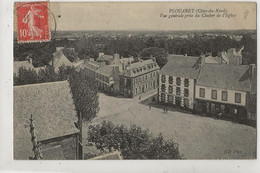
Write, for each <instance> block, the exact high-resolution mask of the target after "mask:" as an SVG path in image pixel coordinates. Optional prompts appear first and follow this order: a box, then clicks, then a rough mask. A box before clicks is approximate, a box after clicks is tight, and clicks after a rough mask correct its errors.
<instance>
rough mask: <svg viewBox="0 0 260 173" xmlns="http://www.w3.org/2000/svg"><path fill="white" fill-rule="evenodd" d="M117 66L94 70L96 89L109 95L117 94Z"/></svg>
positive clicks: (106, 66) (101, 67)
mask: <svg viewBox="0 0 260 173" xmlns="http://www.w3.org/2000/svg"><path fill="white" fill-rule="evenodd" d="M119 72H120V71H119V66H117V65H103V66H100V67H99V68H98V69H97V70H96V80H97V83H98V88H99V89H100V90H101V91H103V92H107V93H110V94H115V95H117V94H119V76H118V75H119Z"/></svg>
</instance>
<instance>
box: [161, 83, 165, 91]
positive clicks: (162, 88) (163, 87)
mask: <svg viewBox="0 0 260 173" xmlns="http://www.w3.org/2000/svg"><path fill="white" fill-rule="evenodd" d="M161 91H162V92H165V85H164V84H162V85H161Z"/></svg>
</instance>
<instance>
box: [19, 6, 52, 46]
mask: <svg viewBox="0 0 260 173" xmlns="http://www.w3.org/2000/svg"><path fill="white" fill-rule="evenodd" d="M47 7H48V2H26V3H25V2H20V3H17V4H16V8H17V39H18V43H31V42H49V41H50V40H51V34H50V26H49V15H48V8H47Z"/></svg>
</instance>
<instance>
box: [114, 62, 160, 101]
mask: <svg viewBox="0 0 260 173" xmlns="http://www.w3.org/2000/svg"><path fill="white" fill-rule="evenodd" d="M158 72H159V66H158V65H157V63H156V62H154V61H153V60H151V59H149V60H145V61H139V62H136V63H132V64H128V65H126V66H125V69H123V72H121V73H120V75H119V81H120V83H119V86H120V87H119V90H120V94H121V95H124V96H126V97H135V96H138V95H141V94H143V93H147V92H149V91H152V90H155V89H157V85H158V83H157V81H158Z"/></svg>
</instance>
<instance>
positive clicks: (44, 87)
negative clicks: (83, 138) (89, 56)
mask: <svg viewBox="0 0 260 173" xmlns="http://www.w3.org/2000/svg"><path fill="white" fill-rule="evenodd" d="M13 111H14V159H28V157H29V156H33V153H32V142H31V134H30V128H29V118H30V116H31V114H32V115H33V118H34V125H35V131H36V136H37V138H38V141H43V140H47V139H52V138H56V137H61V136H65V135H69V134H75V133H78V129H76V127H75V126H74V122H75V121H77V118H76V112H75V106H74V104H73V100H72V95H71V93H70V87H69V83H68V82H67V81H61V82H52V83H41V84H33V85H23V86H15V87H14V110H13Z"/></svg>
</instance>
